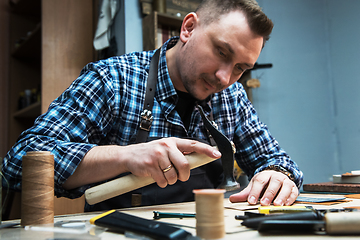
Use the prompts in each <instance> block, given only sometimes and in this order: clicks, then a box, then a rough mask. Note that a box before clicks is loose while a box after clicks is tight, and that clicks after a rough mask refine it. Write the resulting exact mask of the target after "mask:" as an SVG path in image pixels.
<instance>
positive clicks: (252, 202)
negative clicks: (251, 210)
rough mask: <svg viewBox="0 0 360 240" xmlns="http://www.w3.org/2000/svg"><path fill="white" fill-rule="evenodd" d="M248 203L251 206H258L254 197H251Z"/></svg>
mask: <svg viewBox="0 0 360 240" xmlns="http://www.w3.org/2000/svg"><path fill="white" fill-rule="evenodd" d="M248 201H249V203H250V204H256V198H255V197H254V196H251V197H250V198H249V200H248Z"/></svg>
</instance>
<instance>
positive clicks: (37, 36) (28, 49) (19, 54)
mask: <svg viewBox="0 0 360 240" xmlns="http://www.w3.org/2000/svg"><path fill="white" fill-rule="evenodd" d="M12 56H13V57H16V58H19V59H28V60H30V59H31V60H32V59H34V60H37V61H40V59H41V23H39V24H38V25H37V26H36V27H35V29H34V30H33V31H32V32H31V33H30V34H29V36H27V37H26V38H25V40H24V41H23V42H21V43H20V44H19V45H18V46H16V47H15V49H14V50H13V52H12Z"/></svg>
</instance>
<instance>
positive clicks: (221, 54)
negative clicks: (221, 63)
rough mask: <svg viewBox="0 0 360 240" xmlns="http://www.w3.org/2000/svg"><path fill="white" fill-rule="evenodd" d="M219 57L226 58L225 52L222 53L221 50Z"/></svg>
mask: <svg viewBox="0 0 360 240" xmlns="http://www.w3.org/2000/svg"><path fill="white" fill-rule="evenodd" d="M219 55H220V56H222V57H226V55H225V53H224V52H223V51H221V49H219Z"/></svg>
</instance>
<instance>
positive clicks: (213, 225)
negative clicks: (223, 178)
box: [193, 189, 225, 239]
mask: <svg viewBox="0 0 360 240" xmlns="http://www.w3.org/2000/svg"><path fill="white" fill-rule="evenodd" d="M224 192H225V190H224V189H196V190H193V193H194V194H195V204H196V235H197V236H198V237H200V238H202V239H221V238H224V237H225V220H224Z"/></svg>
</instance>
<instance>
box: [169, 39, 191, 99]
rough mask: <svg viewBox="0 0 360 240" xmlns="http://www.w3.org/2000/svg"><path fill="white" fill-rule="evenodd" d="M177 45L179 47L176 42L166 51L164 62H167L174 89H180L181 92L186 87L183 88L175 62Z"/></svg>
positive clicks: (184, 90)
mask: <svg viewBox="0 0 360 240" xmlns="http://www.w3.org/2000/svg"><path fill="white" fill-rule="evenodd" d="M179 41H180V40H179ZM179 47H180V44H179V42H178V43H177V44H176V45H175V46H174V47H172V48H170V49H169V50H167V51H166V62H167V67H168V71H169V75H170V79H171V81H172V83H173V85H174V87H175V89H176V90H179V91H182V92H186V89H185V88H184V85H183V83H182V81H181V78H180V72H179V69H178V67H177V62H176V53H177V52H178V48H179Z"/></svg>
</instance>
